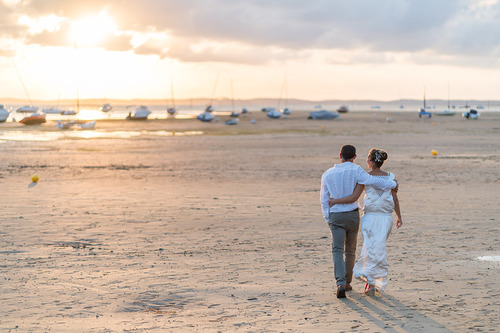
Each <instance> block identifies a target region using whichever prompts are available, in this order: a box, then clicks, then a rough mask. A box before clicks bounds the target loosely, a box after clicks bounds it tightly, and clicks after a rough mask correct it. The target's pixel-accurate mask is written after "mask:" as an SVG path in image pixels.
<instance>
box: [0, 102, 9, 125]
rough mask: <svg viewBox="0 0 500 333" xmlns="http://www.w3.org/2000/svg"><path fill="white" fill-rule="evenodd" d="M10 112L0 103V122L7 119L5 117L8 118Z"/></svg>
mask: <svg viewBox="0 0 500 333" xmlns="http://www.w3.org/2000/svg"><path fill="white" fill-rule="evenodd" d="M9 115H10V112H9V111H7V109H6V108H5V107H4V106H3V105H2V104H0V123H3V122H5V121H7V118H9Z"/></svg>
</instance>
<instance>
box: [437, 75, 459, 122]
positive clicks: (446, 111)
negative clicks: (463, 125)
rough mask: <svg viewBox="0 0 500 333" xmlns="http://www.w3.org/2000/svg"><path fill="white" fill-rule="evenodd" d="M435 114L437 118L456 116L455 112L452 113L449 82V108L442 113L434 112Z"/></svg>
mask: <svg viewBox="0 0 500 333" xmlns="http://www.w3.org/2000/svg"><path fill="white" fill-rule="evenodd" d="M434 114H435V115H436V116H454V115H455V111H452V110H451V107H450V83H449V82H448V108H447V109H445V110H443V111H440V112H434Z"/></svg>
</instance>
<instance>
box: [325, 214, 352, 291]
mask: <svg viewBox="0 0 500 333" xmlns="http://www.w3.org/2000/svg"><path fill="white" fill-rule="evenodd" d="M328 225H329V226H330V230H331V232H332V254H333V270H334V274H335V280H337V286H339V285H345V284H350V283H351V281H352V269H353V267H354V263H355V260H356V243H357V242H358V230H359V211H358V210H354V211H350V212H344V213H330V217H329V222H328ZM344 254H345V259H344Z"/></svg>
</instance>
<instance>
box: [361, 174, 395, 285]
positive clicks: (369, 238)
mask: <svg viewBox="0 0 500 333" xmlns="http://www.w3.org/2000/svg"><path fill="white" fill-rule="evenodd" d="M378 177H382V178H384V179H387V180H394V175H393V174H392V173H389V175H387V176H378ZM365 191H366V194H365V198H364V209H363V210H364V215H363V218H362V219H361V233H362V235H363V248H362V249H361V256H360V258H359V259H358V261H357V262H356V264H355V265H354V269H353V274H354V277H356V278H358V279H361V280H363V281H365V282H366V283H368V284H371V285H374V286H375V288H377V289H378V290H380V291H384V290H385V288H386V287H387V275H388V273H389V266H388V265H387V252H386V241H387V238H388V237H389V235H390V233H391V230H392V212H393V211H394V200H393V198H392V193H391V191H390V190H388V191H381V190H378V189H375V188H374V187H371V186H365Z"/></svg>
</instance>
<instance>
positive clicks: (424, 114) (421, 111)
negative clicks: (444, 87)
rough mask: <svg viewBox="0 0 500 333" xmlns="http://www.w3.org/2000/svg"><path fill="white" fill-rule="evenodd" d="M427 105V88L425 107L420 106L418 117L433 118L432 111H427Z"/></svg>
mask: <svg viewBox="0 0 500 333" xmlns="http://www.w3.org/2000/svg"><path fill="white" fill-rule="evenodd" d="M426 107H427V105H426V103H425V89H424V107H423V108H420V109H418V117H419V118H422V117H424V118H431V117H432V113H430V112H429V111H425V108H426Z"/></svg>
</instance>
